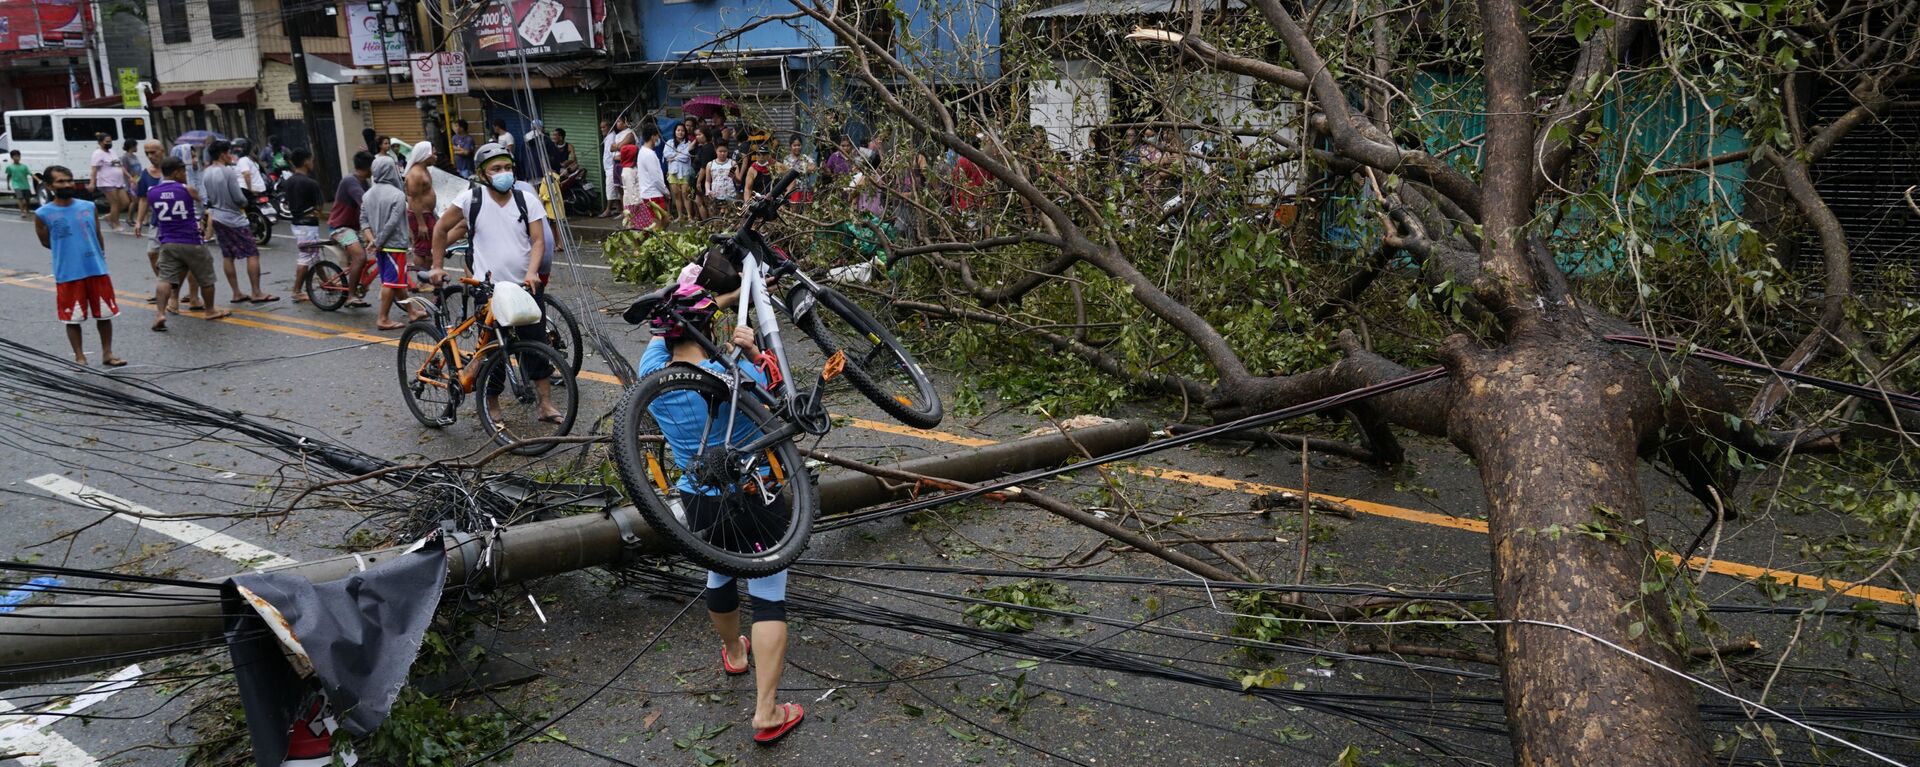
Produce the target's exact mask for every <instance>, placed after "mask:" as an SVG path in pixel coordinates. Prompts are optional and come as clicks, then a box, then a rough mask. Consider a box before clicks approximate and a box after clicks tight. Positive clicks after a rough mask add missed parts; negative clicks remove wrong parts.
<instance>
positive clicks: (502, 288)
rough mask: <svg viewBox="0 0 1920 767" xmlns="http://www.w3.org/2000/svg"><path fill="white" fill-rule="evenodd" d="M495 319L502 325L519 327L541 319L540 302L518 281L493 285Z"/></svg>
mask: <svg viewBox="0 0 1920 767" xmlns="http://www.w3.org/2000/svg"><path fill="white" fill-rule="evenodd" d="M489 306H491V307H492V311H493V321H494V322H495V323H498V324H499V325H500V326H502V327H509V328H517V327H520V326H522V325H532V324H534V323H537V322H539V321H540V302H539V301H535V300H534V298H533V294H532V293H528V292H527V289H526V288H525V287H522V286H521V285H520V283H517V282H502V283H498V284H495V285H494V286H493V302H492V303H491V304H489Z"/></svg>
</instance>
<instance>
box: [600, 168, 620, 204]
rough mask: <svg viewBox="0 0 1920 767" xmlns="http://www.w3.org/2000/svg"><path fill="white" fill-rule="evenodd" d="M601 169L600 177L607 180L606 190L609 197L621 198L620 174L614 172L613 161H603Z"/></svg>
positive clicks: (613, 198) (611, 198) (610, 198)
mask: <svg viewBox="0 0 1920 767" xmlns="http://www.w3.org/2000/svg"><path fill="white" fill-rule="evenodd" d="M600 171H601V174H600V177H601V178H604V179H606V180H607V183H606V187H607V188H606V189H605V190H604V191H605V192H606V193H607V199H609V200H618V199H620V174H619V173H616V172H614V168H613V163H610V162H605V163H601V164H600Z"/></svg>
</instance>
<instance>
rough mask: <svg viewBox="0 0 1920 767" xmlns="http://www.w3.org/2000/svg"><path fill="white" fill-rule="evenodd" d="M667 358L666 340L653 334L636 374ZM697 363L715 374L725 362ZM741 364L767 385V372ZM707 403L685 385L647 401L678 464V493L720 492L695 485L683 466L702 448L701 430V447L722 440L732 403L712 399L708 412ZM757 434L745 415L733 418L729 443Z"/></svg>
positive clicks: (647, 371)
mask: <svg viewBox="0 0 1920 767" xmlns="http://www.w3.org/2000/svg"><path fill="white" fill-rule="evenodd" d="M671 362H673V353H672V352H669V351H667V342H666V340H665V339H660V338H655V339H653V340H652V341H651V342H648V344H647V350H646V352H644V353H642V354H641V355H640V365H639V371H640V376H641V377H642V378H645V377H646V376H648V375H651V374H652V373H653V372H654V371H657V370H660V369H661V368H664V367H666V366H667V365H668V364H669V363H671ZM700 367H703V368H706V369H707V370H708V371H710V372H713V373H716V374H723V375H724V374H725V373H726V371H727V366H726V363H723V362H721V361H719V360H711V359H709V360H702V361H701V362H700ZM741 368H744V369H745V370H746V372H747V377H748V378H751V379H753V382H754V383H756V384H759V385H761V386H766V385H767V375H766V374H765V373H762V372H760V369H759V368H757V367H754V366H753V365H742V366H741ZM708 404H709V403H708V402H707V401H706V399H705V398H704V397H701V396H700V395H699V394H695V393H693V392H691V391H687V390H685V389H682V390H680V391H674V392H668V393H667V394H664V395H662V396H660V397H658V398H656V399H654V401H652V402H650V403H648V404H647V412H649V413H652V414H653V420H654V422H655V423H657V424H659V425H660V435H661V436H663V437H666V438H667V447H669V448H672V449H673V462H674V463H676V464H679V465H680V468H681V474H680V481H678V482H676V483H675V485H676V486H678V487H679V488H680V492H682V493H698V494H700V495H719V494H720V489H719V488H714V487H697V486H695V485H694V483H693V479H692V475H691V474H689V473H687V471H686V468H687V467H689V466H692V465H693V457H694V455H695V454H697V453H699V452H700V450H701V449H702V446H701V444H700V435H701V433H702V432H707V444H706V445H705V447H709V448H711V447H718V446H720V445H721V444H723V443H724V442H725V439H724V435H722V434H721V433H720V429H724V428H726V427H725V424H726V423H727V416H728V415H729V414H730V411H731V410H732V409H733V405H732V404H730V403H726V402H718V403H712V404H713V405H715V407H713V408H712V412H711V414H709V411H708V407H707V406H708ZM708 424H719V425H720V428H716V429H712V430H711V431H709V430H708V428H707V427H708ZM761 434H762V432H761V431H760V427H759V426H757V425H755V424H754V423H753V421H751V420H749V419H748V418H746V417H745V416H741V417H740V418H739V419H737V420H735V421H734V422H733V444H735V445H744V444H747V443H749V442H752V441H754V440H756V439H759V438H760V435H761Z"/></svg>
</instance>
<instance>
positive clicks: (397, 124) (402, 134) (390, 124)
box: [372, 101, 427, 144]
mask: <svg viewBox="0 0 1920 767" xmlns="http://www.w3.org/2000/svg"><path fill="white" fill-rule="evenodd" d="M372 103H373V109H372V115H373V129H374V130H375V131H377V132H378V133H379V134H380V135H382V136H391V137H393V138H396V139H400V140H403V141H406V142H407V143H409V144H411V143H413V142H416V141H420V140H423V139H425V138H426V131H427V129H426V126H424V125H422V124H421V121H422V120H423V119H424V118H423V116H422V113H421V112H420V110H419V108H417V107H415V106H414V105H413V102H412V101H375V102H372Z"/></svg>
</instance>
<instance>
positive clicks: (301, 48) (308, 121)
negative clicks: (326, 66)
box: [280, 0, 325, 166]
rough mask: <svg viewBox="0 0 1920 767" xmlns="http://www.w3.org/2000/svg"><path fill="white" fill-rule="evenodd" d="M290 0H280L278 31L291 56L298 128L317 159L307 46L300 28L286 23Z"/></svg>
mask: <svg viewBox="0 0 1920 767" xmlns="http://www.w3.org/2000/svg"><path fill="white" fill-rule="evenodd" d="M290 2H294V0H280V31H281V32H284V33H286V35H287V50H288V52H289V53H290V54H291V55H292V57H293V87H294V91H293V97H294V98H295V99H297V100H299V102H300V129H301V130H302V131H303V132H305V133H306V134H307V151H309V152H312V153H313V155H314V158H315V159H319V157H320V129H319V127H318V123H316V122H315V121H314V117H313V84H312V83H311V82H309V81H308V80H307V48H306V45H305V44H304V43H302V42H301V39H300V30H297V29H294V28H293V25H291V24H289V23H287V22H288V21H289V20H291V18H292V16H293V14H292V13H289V12H288V10H287V4H288V3H290ZM324 164H325V163H322V165H323V166H324Z"/></svg>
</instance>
